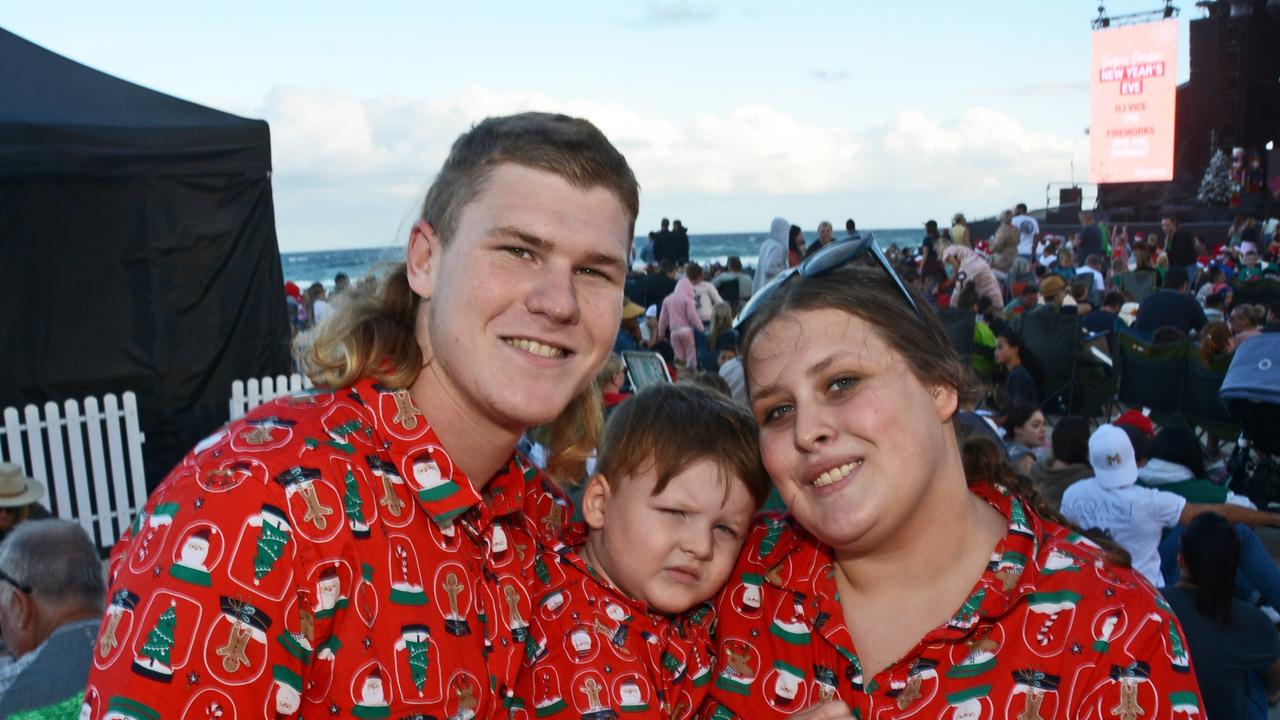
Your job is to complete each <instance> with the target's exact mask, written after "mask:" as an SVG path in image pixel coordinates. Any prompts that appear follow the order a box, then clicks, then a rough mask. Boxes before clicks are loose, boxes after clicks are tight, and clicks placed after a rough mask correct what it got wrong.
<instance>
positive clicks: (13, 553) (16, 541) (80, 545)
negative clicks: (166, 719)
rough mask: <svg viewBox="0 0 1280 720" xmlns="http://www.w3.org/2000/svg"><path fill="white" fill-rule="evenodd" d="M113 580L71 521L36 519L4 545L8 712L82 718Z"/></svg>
mask: <svg viewBox="0 0 1280 720" xmlns="http://www.w3.org/2000/svg"><path fill="white" fill-rule="evenodd" d="M106 593H107V586H106V581H105V580H104V579H103V576H102V562H101V561H100V560H99V559H98V551H97V548H95V547H94V545H93V543H92V542H91V541H90V540H89V536H88V535H86V534H85V532H84V530H83V529H82V528H81V527H80V526H79V525H77V524H76V523H73V522H70V521H68V520H29V521H27V522H25V523H23V524H21V525H19V526H18V527H17V528H15V529H14V530H13V532H11V533H9V536H8V537H6V538H5V539H4V542H3V543H0V634H3V635H4V641H5V644H6V645H8V647H9V650H10V651H11V652H12V653H13V654H14V656H15V657H17V661H16V662H14V663H12V664H10V665H7V666H5V667H4V668H2V669H0V717H3V718H9V717H14V716H15V715H18V714H19V713H24V712H31V711H39V712H35V713H33V714H34V715H35V716H37V717H46V716H50V717H52V716H54V715H61V716H68V717H69V716H74V715H75V714H76V713H77V712H78V711H79V708H80V698H81V693H82V692H83V691H84V683H85V678H86V677H88V675H89V662H90V659H91V657H92V655H93V647H94V640H95V639H96V637H97V634H98V624H99V622H100V621H101V618H102V607H103V600H104V598H105V597H106Z"/></svg>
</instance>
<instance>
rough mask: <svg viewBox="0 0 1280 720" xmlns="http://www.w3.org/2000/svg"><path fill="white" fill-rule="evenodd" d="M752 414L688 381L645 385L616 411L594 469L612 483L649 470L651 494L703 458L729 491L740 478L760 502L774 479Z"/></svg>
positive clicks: (606, 431)
mask: <svg viewBox="0 0 1280 720" xmlns="http://www.w3.org/2000/svg"><path fill="white" fill-rule="evenodd" d="M756 433H757V430H756V423H755V420H754V419H753V418H752V417H751V413H749V412H747V410H746V409H745V408H743V407H741V406H740V405H738V404H736V403H734V402H733V401H731V400H728V399H726V398H723V397H721V396H719V395H718V394H716V393H715V392H712V391H711V390H709V389H707V388H704V387H701V386H698V385H692V384H687V383H681V384H673V383H661V384H658V385H652V386H650V387H647V388H645V389H644V390H641V391H640V392H639V393H637V394H636V395H635V396H634V397H632V398H631V399H629V400H627V401H625V402H623V403H622V404H621V405H619V406H618V407H617V409H615V410H614V411H613V416H612V417H610V418H609V422H608V424H606V425H605V429H604V439H603V441H602V442H601V443H600V449H599V456H598V462H597V464H596V472H597V473H598V474H600V475H603V476H604V477H605V479H606V480H608V481H609V483H610V484H612V483H615V482H617V481H618V480H619V479H620V478H622V477H624V476H628V475H635V474H637V473H641V472H644V471H646V470H648V469H649V467H650V464H652V467H653V470H654V472H655V474H656V475H657V483H656V484H655V485H654V488H653V494H654V495H657V494H658V493H661V492H662V491H663V490H665V489H666V487H667V483H668V482H670V481H671V478H672V477H674V476H676V475H678V474H680V473H681V472H682V471H683V470H684V469H685V468H687V467H688V466H689V465H690V464H692V463H695V462H697V461H699V460H712V461H714V462H715V463H716V465H718V466H719V468H720V472H721V478H722V479H723V480H724V481H725V483H726V484H725V492H726V494H727V493H728V490H729V485H728V483H729V482H730V481H731V480H730V479H731V478H733V477H737V478H740V479H741V480H742V483H743V485H745V486H746V488H747V492H748V493H749V494H750V495H751V499H752V500H754V501H755V503H756V506H757V507H759V506H760V505H762V504H763V503H764V501H765V499H766V498H767V497H768V496H769V491H770V489H771V487H772V486H771V484H770V482H769V476H768V475H767V474H766V473H765V470H764V466H763V465H762V464H761V462H760V440H759V438H758V437H757V434H756Z"/></svg>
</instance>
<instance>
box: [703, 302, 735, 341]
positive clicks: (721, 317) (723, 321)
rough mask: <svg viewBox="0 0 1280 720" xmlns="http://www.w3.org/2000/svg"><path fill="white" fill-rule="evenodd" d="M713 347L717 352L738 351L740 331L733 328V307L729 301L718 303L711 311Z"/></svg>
mask: <svg viewBox="0 0 1280 720" xmlns="http://www.w3.org/2000/svg"><path fill="white" fill-rule="evenodd" d="M710 337H711V347H712V349H714V350H715V351H716V352H717V353H720V352H723V351H725V350H733V351H735V352H736V351H737V347H738V332H737V331H736V330H734V329H733V308H731V307H729V303H727V302H721V303H716V306H715V309H714V310H713V311H712V313H711V335H710Z"/></svg>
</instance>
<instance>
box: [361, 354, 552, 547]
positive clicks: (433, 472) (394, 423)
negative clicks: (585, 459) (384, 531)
mask: <svg viewBox="0 0 1280 720" xmlns="http://www.w3.org/2000/svg"><path fill="white" fill-rule="evenodd" d="M352 394H353V396H354V398H355V399H356V400H357V401H358V402H359V403H360V404H361V405H363V406H364V407H365V408H366V409H367V410H368V411H369V414H370V415H371V416H372V418H373V421H374V426H375V429H376V430H377V432H378V435H379V437H380V438H381V439H382V451H383V452H384V453H385V454H386V456H387V457H388V458H390V461H391V469H392V470H393V471H394V472H397V473H399V475H400V477H401V478H403V479H404V481H405V484H406V486H407V487H408V488H409V489H410V491H411V492H412V493H413V494H414V496H415V498H416V499H417V501H418V504H419V505H420V506H422V509H423V510H425V511H426V512H427V514H428V515H429V516H430V517H431V519H432V520H434V521H435V522H436V523H437V524H446V523H448V522H450V521H452V520H453V519H455V518H457V517H458V516H459V515H461V514H463V513H465V512H466V511H468V510H470V509H471V508H473V507H480V508H484V510H482V512H481V514H482V515H484V516H487V517H492V516H501V515H508V514H511V513H514V512H518V511H520V510H521V509H522V508H523V507H524V500H525V493H526V489H527V487H528V483H529V482H530V481H532V480H533V479H534V478H536V476H537V470H536V468H534V467H533V465H532V464H531V463H529V461H528V460H526V459H524V458H522V457H520V456H519V455H517V454H516V453H515V452H514V451H513V452H512V456H511V458H510V459H509V460H508V461H507V464H506V467H504V468H503V469H502V470H500V471H499V472H498V474H497V475H495V476H494V477H493V478H492V479H491V480H490V481H489V482H488V483H486V484H485V487H484V490H483V493H478V492H476V489H475V486H474V485H473V484H472V482H471V479H470V478H468V477H467V475H466V473H464V472H463V471H462V469H461V468H459V467H457V465H456V464H455V463H454V462H453V459H452V458H451V457H450V456H449V452H448V450H446V449H445V448H444V445H443V444H442V443H441V442H440V438H439V437H437V436H436V433H435V431H434V430H433V429H432V428H431V423H430V421H428V420H427V417H426V415H425V414H424V413H423V412H422V411H421V410H419V409H418V407H417V405H416V404H415V403H414V402H413V398H412V397H411V396H410V395H409V391H408V390H405V389H397V388H390V387H386V386H384V385H380V384H378V383H377V382H376V381H374V380H373V379H370V378H366V379H364V380H360V381H359V382H357V383H356V384H355V386H354V387H353V388H352ZM420 463H427V464H430V463H434V468H430V467H428V468H426V469H424V471H423V473H422V477H421V478H419V476H418V474H416V473H415V470H414V466H415V464H420ZM482 499H483V500H484V501H485V502H483V503H482V502H481V500H482Z"/></svg>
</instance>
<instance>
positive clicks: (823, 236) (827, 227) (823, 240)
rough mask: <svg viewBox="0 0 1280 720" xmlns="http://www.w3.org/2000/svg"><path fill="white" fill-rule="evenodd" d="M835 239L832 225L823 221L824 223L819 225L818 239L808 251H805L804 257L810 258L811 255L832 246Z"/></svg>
mask: <svg viewBox="0 0 1280 720" xmlns="http://www.w3.org/2000/svg"><path fill="white" fill-rule="evenodd" d="M833 239H834V229H833V228H832V226H831V223H829V222H827V221H826V220H823V221H822V222H820V223H818V239H817V240H814V241H813V244H812V245H810V246H809V249H808V250H805V252H804V256H805V257H809V256H810V255H812V254H814V253H816V252H818V251H819V250H821V249H822V248H824V247H826V246H828V245H830V244H831V241H832V240H833Z"/></svg>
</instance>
